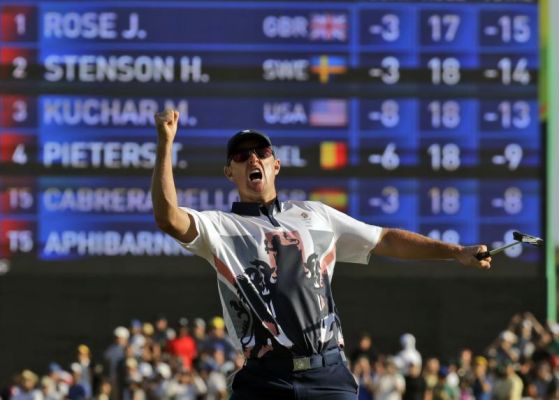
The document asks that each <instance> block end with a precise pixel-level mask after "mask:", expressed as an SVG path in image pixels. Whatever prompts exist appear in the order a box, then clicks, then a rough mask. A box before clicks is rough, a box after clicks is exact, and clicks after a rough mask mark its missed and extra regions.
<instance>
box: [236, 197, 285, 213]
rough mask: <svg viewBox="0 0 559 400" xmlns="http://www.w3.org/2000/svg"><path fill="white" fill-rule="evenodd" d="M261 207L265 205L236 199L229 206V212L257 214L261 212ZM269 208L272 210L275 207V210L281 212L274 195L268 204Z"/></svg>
mask: <svg viewBox="0 0 559 400" xmlns="http://www.w3.org/2000/svg"><path fill="white" fill-rule="evenodd" d="M261 207H266V206H264V205H263V204H262V203H251V202H245V201H236V202H234V203H233V205H232V206H231V212H232V213H235V214H239V215H250V216H258V215H260V213H261ZM268 207H269V208H268V209H269V210H270V211H272V214H273V209H275V210H276V211H277V212H281V205H280V202H279V200H278V198H277V197H276V198H275V199H274V202H273V203H271V204H270V205H269V206H268Z"/></svg>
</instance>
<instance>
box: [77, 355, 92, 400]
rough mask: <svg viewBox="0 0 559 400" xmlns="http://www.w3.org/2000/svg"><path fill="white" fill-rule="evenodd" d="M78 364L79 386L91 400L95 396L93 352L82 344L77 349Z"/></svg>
mask: <svg viewBox="0 0 559 400" xmlns="http://www.w3.org/2000/svg"><path fill="white" fill-rule="evenodd" d="M76 363H77V364H78V365H79V366H80V373H81V378H80V380H79V384H80V385H81V386H82V387H83V388H84V390H85V397H86V398H88V399H89V398H91V397H92V396H93V361H92V359H91V350H90V349H89V347H88V346H86V345H85V344H80V345H79V346H78V347H77V349H76Z"/></svg>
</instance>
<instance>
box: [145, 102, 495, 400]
mask: <svg viewBox="0 0 559 400" xmlns="http://www.w3.org/2000/svg"><path fill="white" fill-rule="evenodd" d="M178 118H179V113H178V112H177V111H174V110H166V111H164V112H161V113H157V114H156V115H155V122H156V127H157V135H158V143H157V159H156V163H155V169H154V173H153V178H152V197H153V210H154V216H155V221H156V222H157V225H158V226H159V227H160V228H161V229H162V230H163V231H165V232H166V233H167V234H169V235H171V236H172V237H174V238H175V239H176V240H177V241H179V243H181V245H182V246H184V247H185V248H187V249H188V250H190V251H191V252H193V253H194V254H196V255H198V256H200V257H202V258H204V259H206V260H207V261H208V262H209V263H210V264H211V265H212V266H213V268H214V269H215V271H216V272H217V284H218V288H219V293H220V297H221V302H222V306H223V316H224V319H225V321H226V325H227V329H228V332H229V334H230V335H231V337H232V338H233V339H234V340H235V342H236V344H237V345H238V347H239V349H240V350H242V351H243V353H244V355H245V357H246V363H245V366H244V367H243V368H242V369H241V370H240V371H238V372H237V374H236V375H235V377H234V380H233V384H232V389H233V396H232V399H235V400H242V399H282V400H285V399H321V400H324V399H331V400H334V399H336V400H338V399H339V400H345V399H356V398H357V384H356V382H355V379H354V378H353V376H352V374H351V373H350V371H349V369H348V368H347V365H346V358H345V355H344V353H343V347H344V340H343V336H342V330H341V323H340V319H339V318H338V315H337V313H336V307H335V304H334V299H333V298H332V291H331V288H330V282H331V280H332V275H333V272H334V266H335V264H336V261H337V260H339V261H343V262H351V263H362V264H366V263H367V262H368V260H369V257H370V255H371V253H373V254H377V255H382V256H390V257H397V258H400V259H416V260H418V259H455V260H457V261H459V262H460V263H462V264H464V265H469V266H472V267H478V268H489V267H490V262H491V258H490V257H488V258H485V259H482V260H478V259H477V258H476V257H475V256H476V254H477V253H480V252H484V251H486V250H487V248H486V246H483V245H478V246H468V247H464V246H460V245H456V244H450V243H445V242H441V241H438V240H433V239H430V238H428V237H425V236H422V235H419V234H416V233H412V232H409V231H405V230H400V229H388V228H382V227H378V226H374V225H368V224H365V223H363V222H360V221H357V220H355V219H353V218H351V217H349V216H348V215H346V214H344V213H341V212H339V211H337V210H335V209H333V208H331V207H329V206H327V205H325V204H322V203H320V202H316V201H280V200H279V199H278V198H277V191H276V185H275V183H276V177H277V175H278V174H279V172H280V169H281V162H280V160H279V159H277V158H276V157H275V154H274V150H273V148H272V142H271V140H270V138H269V137H268V136H266V135H265V134H263V133H260V132H257V131H254V130H243V131H240V132H237V133H236V134H235V135H233V136H232V137H231V138H230V139H229V141H228V143H227V149H226V158H225V167H224V169H223V170H224V173H225V176H226V177H227V179H229V180H231V181H232V182H233V183H234V184H235V186H236V187H237V190H238V192H239V197H240V201H239V202H236V203H233V205H232V208H231V212H230V213H227V212H222V211H197V210H194V209H191V208H184V207H179V205H178V204H177V196H176V188H175V184H174V180H173V171H172V162H171V155H172V151H171V150H172V145H173V140H174V138H175V135H176V132H177V122H178Z"/></svg>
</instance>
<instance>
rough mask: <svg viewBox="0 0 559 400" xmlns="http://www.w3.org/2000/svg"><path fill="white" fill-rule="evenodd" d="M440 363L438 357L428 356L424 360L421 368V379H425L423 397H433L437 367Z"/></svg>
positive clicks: (437, 378) (429, 399)
mask: <svg viewBox="0 0 559 400" xmlns="http://www.w3.org/2000/svg"><path fill="white" fill-rule="evenodd" d="M440 368H441V364H440V362H439V359H438V358H435V357H430V358H428V359H427V361H426V362H425V368H424V369H423V379H424V381H425V399H426V400H431V399H432V398H433V390H434V389H435V386H437V383H438V382H439V369H440Z"/></svg>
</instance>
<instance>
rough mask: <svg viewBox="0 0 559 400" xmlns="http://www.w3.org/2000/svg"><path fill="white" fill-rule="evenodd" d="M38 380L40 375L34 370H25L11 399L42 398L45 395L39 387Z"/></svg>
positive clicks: (32, 399) (33, 399)
mask: <svg viewBox="0 0 559 400" xmlns="http://www.w3.org/2000/svg"><path fill="white" fill-rule="evenodd" d="M38 381H39V377H38V376H37V374H35V373H34V372H33V371H30V370H28V369H25V370H23V371H22V372H21V374H20V375H19V377H18V385H17V386H16V388H15V390H14V392H13V394H12V397H11V399H10V400H42V399H43V395H42V393H41V391H40V390H39V389H37V383H38Z"/></svg>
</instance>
